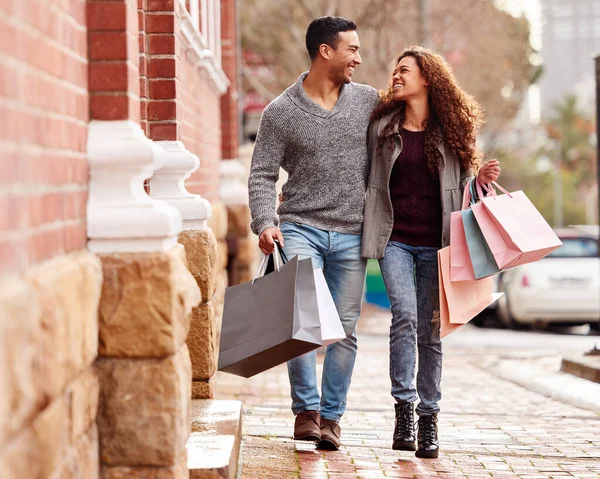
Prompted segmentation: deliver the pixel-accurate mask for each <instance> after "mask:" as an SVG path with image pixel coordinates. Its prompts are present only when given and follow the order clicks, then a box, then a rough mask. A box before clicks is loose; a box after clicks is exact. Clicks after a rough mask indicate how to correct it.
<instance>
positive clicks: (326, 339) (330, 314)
mask: <svg viewBox="0 0 600 479" xmlns="http://www.w3.org/2000/svg"><path fill="white" fill-rule="evenodd" d="M314 276H315V287H316V290H317V303H318V304H319V316H320V319H321V339H322V340H323V346H327V345H328V344H332V343H336V342H338V341H340V340H342V339H344V338H345V337H346V333H345V332H344V327H343V326H342V322H341V321H340V316H339V314H338V312H337V308H336V307H335V303H334V302H333V297H332V296H331V292H330V291H329V286H327V281H325V276H324V275H323V270H322V269H321V268H317V269H315V270H314Z"/></svg>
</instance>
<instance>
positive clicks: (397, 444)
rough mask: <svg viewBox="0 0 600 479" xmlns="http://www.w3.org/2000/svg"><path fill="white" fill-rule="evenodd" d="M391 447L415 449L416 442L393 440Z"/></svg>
mask: <svg viewBox="0 0 600 479" xmlns="http://www.w3.org/2000/svg"><path fill="white" fill-rule="evenodd" d="M392 449H393V450H394V451H416V450H417V443H416V442H411V441H394V443H393V444H392Z"/></svg>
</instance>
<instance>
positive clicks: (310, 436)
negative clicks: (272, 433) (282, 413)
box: [294, 411, 321, 441]
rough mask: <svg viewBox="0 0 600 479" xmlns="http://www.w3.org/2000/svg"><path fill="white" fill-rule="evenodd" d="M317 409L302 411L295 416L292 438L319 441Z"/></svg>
mask: <svg viewBox="0 0 600 479" xmlns="http://www.w3.org/2000/svg"><path fill="white" fill-rule="evenodd" d="M320 419H321V415H320V414H319V411H303V412H301V413H300V414H298V415H297V416H296V422H295V423H294V439H296V440H297V441H320V440H321V428H320V427H319V421H320Z"/></svg>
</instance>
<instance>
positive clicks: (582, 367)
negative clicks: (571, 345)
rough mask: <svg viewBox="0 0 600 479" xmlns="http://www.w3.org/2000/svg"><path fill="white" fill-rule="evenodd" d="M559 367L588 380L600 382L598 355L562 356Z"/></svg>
mask: <svg viewBox="0 0 600 479" xmlns="http://www.w3.org/2000/svg"><path fill="white" fill-rule="evenodd" d="M560 369H561V370H562V371H564V372H566V373H569V374H573V375H574V376H579V377H580V378H583V379H587V380H588V381H594V382H596V383H600V356H571V357H567V358H563V359H562V364H561V366H560Z"/></svg>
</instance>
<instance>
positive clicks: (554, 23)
mask: <svg viewBox="0 0 600 479" xmlns="http://www.w3.org/2000/svg"><path fill="white" fill-rule="evenodd" d="M541 5H542V55H543V67H544V73H543V76H542V78H541V81H540V95H541V111H542V115H543V116H547V115H548V114H551V109H552V106H553V105H554V104H555V103H556V102H557V101H560V100H561V99H563V98H564V97H565V96H566V95H568V94H578V93H579V94H580V96H583V97H584V98H591V97H593V89H594V81H593V79H594V54H600V3H599V2H598V1H596V0H569V1H568V2H565V1H564V0H541ZM582 90H583V91H582ZM592 110H593V107H592Z"/></svg>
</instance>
